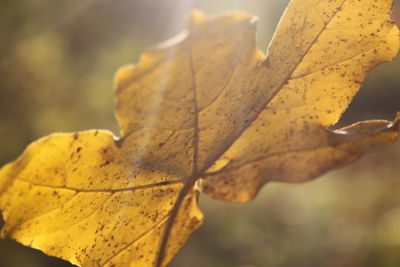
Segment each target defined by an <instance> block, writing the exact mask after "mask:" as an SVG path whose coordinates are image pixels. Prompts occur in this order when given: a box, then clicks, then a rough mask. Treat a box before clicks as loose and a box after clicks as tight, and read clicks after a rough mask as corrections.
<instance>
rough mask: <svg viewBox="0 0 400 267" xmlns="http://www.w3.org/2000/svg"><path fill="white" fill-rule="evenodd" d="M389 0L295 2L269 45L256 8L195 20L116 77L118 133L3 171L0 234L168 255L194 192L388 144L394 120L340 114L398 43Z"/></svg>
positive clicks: (135, 261) (63, 139) (123, 259)
mask: <svg viewBox="0 0 400 267" xmlns="http://www.w3.org/2000/svg"><path fill="white" fill-rule="evenodd" d="M392 2H393V1H389V0H381V1H379V2H378V1H375V0H365V1H358V0H353V1H351V0H347V1H346V0H337V1H317V0H301V1H300V0H293V1H292V2H291V3H290V4H289V7H288V8H287V10H286V11H285V14H284V16H283V17H282V19H281V22H280V23H279V25H278V29H277V31H276V33H275V35H274V38H273V41H272V42H271V45H270V47H269V49H268V54H267V56H265V55H264V54H263V53H262V52H261V51H260V50H259V49H257V48H256V45H255V19H254V17H252V16H250V15H247V14H243V13H240V12H236V13H231V14H226V15H222V16H219V17H211V18H205V17H204V15H203V14H201V13H200V12H194V13H193V15H192V17H191V21H190V25H189V31H187V32H184V33H183V34H181V35H179V36H178V37H177V38H175V39H173V40H172V41H169V42H168V43H166V44H164V45H162V46H159V47H157V48H155V49H152V50H149V51H147V52H145V53H144V54H143V55H142V57H141V59H140V62H139V64H137V65H132V66H126V67H123V68H121V69H120V70H119V71H118V72H117V74H116V78H115V84H116V97H117V108H116V116H117V119H118V121H119V124H120V128H121V138H117V137H114V136H113V134H112V133H110V132H108V131H99V130H93V131H86V132H79V133H72V134H53V135H50V136H48V137H45V138H42V139H40V140H38V141H37V142H34V143H32V144H31V145H30V146H28V148H27V149H26V150H25V151H24V153H23V154H22V155H21V156H20V157H19V158H18V159H17V160H15V161H14V162H11V163H9V164H7V165H5V166H4V167H3V168H2V169H1V170H0V207H1V209H2V211H3V215H4V218H5V220H6V224H5V227H4V228H3V229H2V236H3V237H10V238H14V239H16V240H17V241H19V242H20V243H22V244H24V245H28V246H30V247H33V248H38V249H40V250H42V251H44V252H45V253H47V254H49V255H52V256H56V257H60V258H63V259H65V260H68V261H70V262H71V263H74V264H78V265H82V266H154V265H156V266H160V265H166V264H167V263H168V262H169V261H170V260H171V258H172V257H173V256H174V255H175V254H176V253H177V251H178V250H179V249H180V247H181V246H182V245H183V243H184V242H185V240H186V239H187V238H188V237H189V236H190V234H191V233H192V232H193V231H194V230H195V229H196V228H198V227H199V226H200V224H201V222H202V219H203V215H202V213H201V211H200V210H199V208H198V203H197V196H198V194H199V192H204V193H206V194H207V195H209V196H211V197H213V198H216V199H222V200H227V201H231V202H246V201H250V200H251V199H253V198H254V197H255V195H256V194H257V192H258V191H259V189H260V188H261V186H262V185H263V184H265V183H266V182H268V181H271V180H275V181H283V182H302V181H306V180H309V179H312V178H315V177H317V176H318V175H320V174H322V173H324V172H326V171H328V170H330V169H332V168H336V167H339V166H342V165H345V164H349V163H351V162H352V161H354V160H356V159H357V158H359V157H360V156H361V155H363V154H364V153H366V152H368V151H370V150H371V149H375V148H378V147H382V146H386V145H389V144H392V143H393V142H394V141H395V140H396V138H397V137H398V135H399V130H398V129H399V124H400V122H399V121H400V115H398V116H397V118H396V120H395V121H393V122H389V121H366V122H360V123H356V124H354V125H351V126H348V127H346V128H342V129H339V130H329V129H328V128H327V127H328V126H331V125H333V124H334V123H336V122H337V121H338V119H339V118H340V116H341V114H342V113H343V112H344V110H345V109H346V108H347V106H348V105H349V103H350V101H351V99H352V97H353V96H354V95H355V94H356V92H357V91H358V89H359V87H360V85H361V84H362V82H363V81H364V80H365V77H366V75H367V74H368V72H369V71H371V70H372V69H373V68H374V67H375V66H377V65H379V64H381V63H383V62H387V61H391V60H392V59H393V58H394V57H395V56H396V54H397V53H398V50H399V30H398V27H397V26H396V25H395V24H394V23H393V22H391V21H390V19H389V13H390V10H391V6H392Z"/></svg>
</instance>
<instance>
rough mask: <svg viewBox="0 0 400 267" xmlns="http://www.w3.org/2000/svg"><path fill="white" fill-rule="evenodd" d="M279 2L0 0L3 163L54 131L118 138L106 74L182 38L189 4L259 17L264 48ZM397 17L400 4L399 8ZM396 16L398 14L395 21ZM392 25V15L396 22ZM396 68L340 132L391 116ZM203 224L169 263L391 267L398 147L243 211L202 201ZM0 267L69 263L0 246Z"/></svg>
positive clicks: (395, 246)
mask: <svg viewBox="0 0 400 267" xmlns="http://www.w3.org/2000/svg"><path fill="white" fill-rule="evenodd" d="M287 3H288V0H246V1H245V0H218V1H215V0H197V1H195V0H58V1H54V0H1V2H0V166H1V165H3V164H5V163H6V162H8V161H11V160H13V159H14V158H16V157H17V156H18V155H19V154H20V153H21V152H22V150H23V149H24V147H25V146H27V145H28V144H29V143H30V142H32V141H34V140H35V139H37V138H39V137H41V136H44V135H48V134H50V133H52V132H72V131H77V130H86V129H93V128H100V129H111V130H112V131H114V132H115V133H118V128H117V124H116V121H115V120H114V116H113V106H114V98H113V91H112V79H113V74H114V72H115V70H116V69H117V68H118V67H119V66H122V65H124V64H128V63H133V62H136V61H137V59H138V57H139V55H140V53H141V52H143V51H144V50H145V49H146V47H148V46H151V45H153V44H156V43H158V42H160V41H163V40H165V39H167V38H170V37H172V36H174V35H175V34H177V33H179V32H180V31H181V30H182V29H183V28H184V24H185V18H186V16H187V14H188V13H189V11H190V10H191V9H193V8H198V9H201V10H204V11H205V12H206V13H207V14H215V13H219V12H223V11H227V10H243V11H247V12H249V13H252V14H255V15H257V16H258V17H259V23H258V45H259V47H260V48H262V49H263V50H264V51H266V48H267V46H268V42H269V40H270V39H271V36H272V34H273V30H274V28H275V27H276V24H277V22H278V20H279V17H280V15H281V14H282V12H283V10H284V8H285V7H286V5H287ZM396 8H397V12H398V13H397V17H399V14H400V12H399V11H400V9H399V4H398V3H397V7H396ZM395 17H396V16H395ZM398 22H400V19H399V20H398ZM399 67H400V62H399V60H396V61H395V62H394V63H389V64H386V65H384V66H381V67H379V68H378V69H376V70H375V71H374V72H373V73H372V74H371V75H370V76H369V78H368V80H367V82H366V84H365V85H364V87H363V89H362V90H361V92H360V93H359V94H358V95H357V97H356V98H355V100H354V102H353V103H352V105H351V106H350V108H349V109H348V111H347V112H346V113H345V115H344V117H343V119H342V120H341V121H340V122H339V125H347V124H349V123H352V122H355V121H357V120H364V119H375V118H383V119H393V117H394V114H395V112H396V111H400V68H399ZM200 204H201V207H202V209H203V211H204V213H205V223H204V225H203V226H202V227H201V228H200V230H198V231H197V232H196V233H195V234H194V235H193V236H192V238H191V239H190V240H189V242H188V243H187V244H186V246H185V247H184V248H183V249H182V251H181V252H180V254H179V255H178V256H177V257H176V258H175V259H174V260H173V262H172V263H171V264H170V266H173V267H186V266H191V267H200V266H202V267H203V266H210V267H214V266H215V267H220V266H221V267H225V266H226V267H228V266H233V267H256V266H257V267H264V266H265V267H278V266H279V267H309V266H351V267H358V266H363V267H364V266H371V267H376V266H385V267H392V266H393V267H396V266H400V144H399V142H398V143H397V145H395V146H394V147H392V148H389V149H387V150H385V151H382V152H378V153H375V154H370V155H368V156H366V157H364V158H363V159H362V160H360V161H358V162H357V163H356V164H354V165H352V166H349V167H347V168H344V169H341V170H337V171H333V172H330V173H328V174H326V175H324V176H323V177H321V178H319V179H318V180H315V181H312V182H308V183H305V184H300V185H288V184H278V183H273V184H269V185H267V186H266V187H265V188H264V189H263V190H262V192H261V193H260V195H259V196H258V197H257V199H256V200H255V201H253V202H251V203H248V204H240V205H239V204H229V203H223V202H219V201H214V200H210V199H207V197H201V198H200ZM0 266H1V267H42V266H43V267H47V266H65V267H66V266H71V265H70V264H68V263H66V262H63V261H61V260H58V259H55V258H52V257H47V256H45V255H44V254H42V253H41V252H39V251H36V250H33V249H29V248H25V247H23V246H21V245H19V244H17V243H15V242H13V241H10V240H6V241H4V240H3V241H0Z"/></svg>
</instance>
